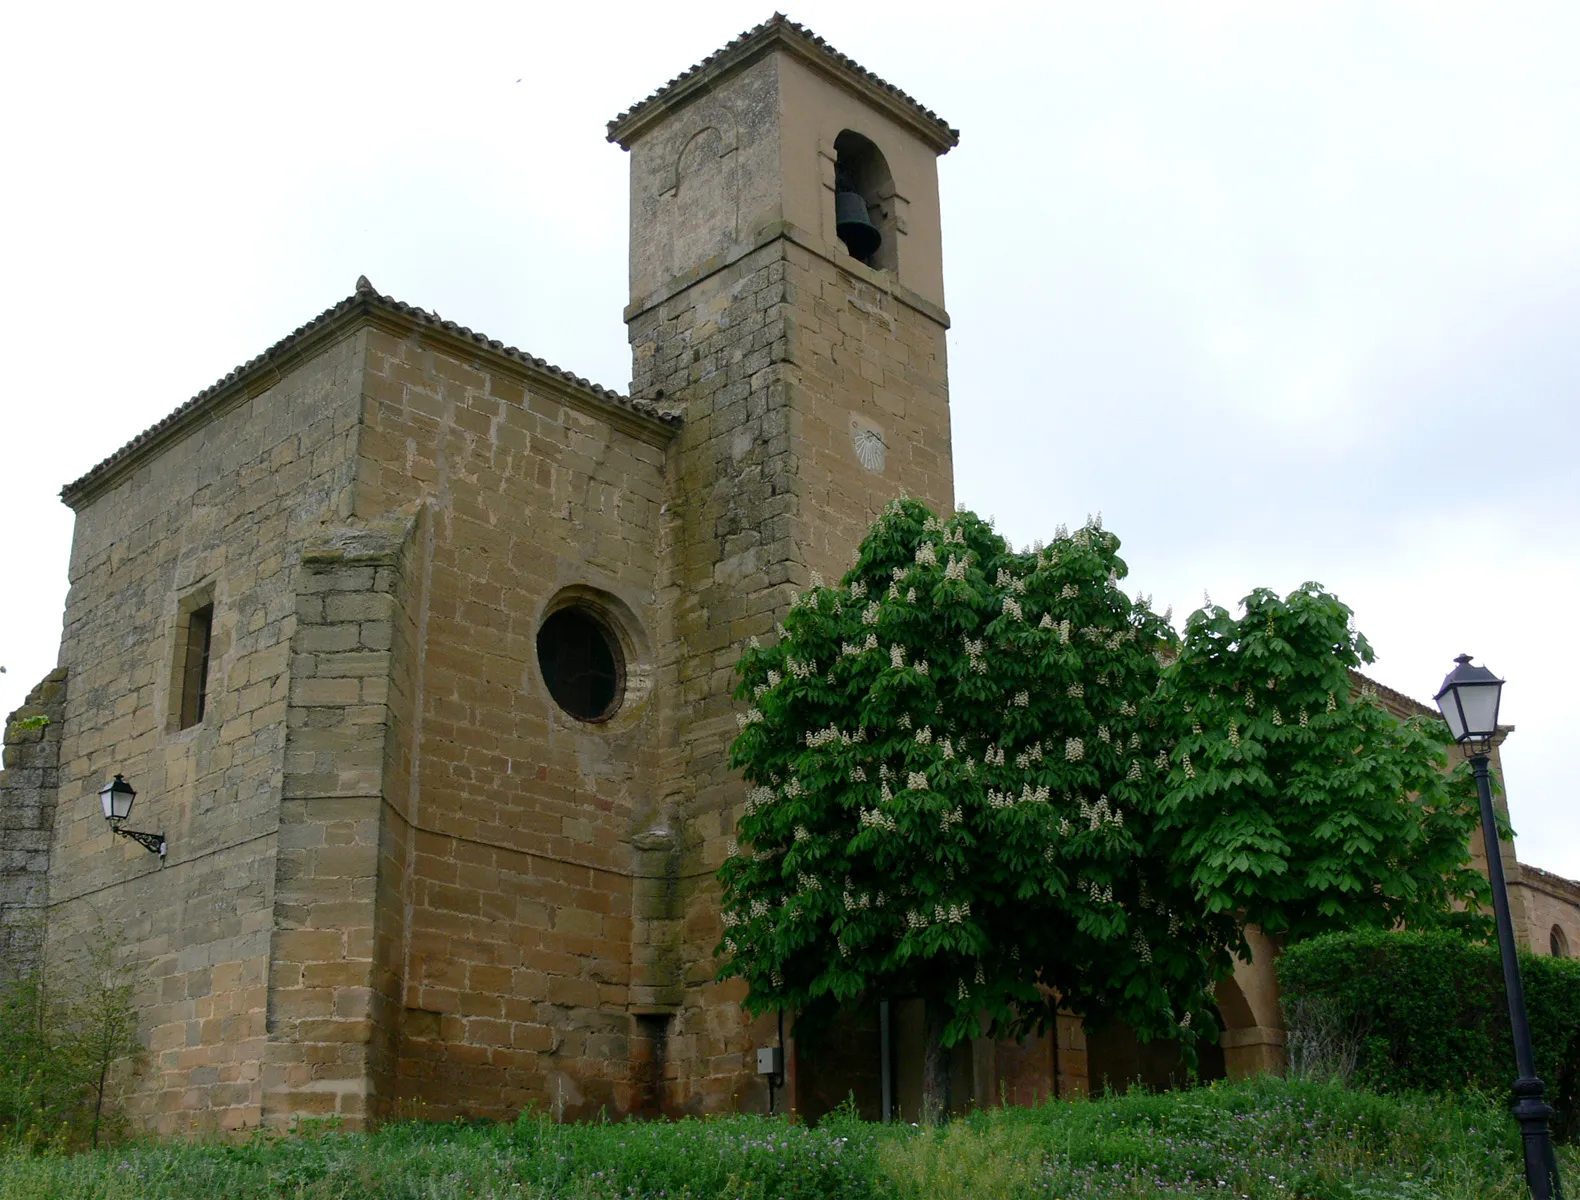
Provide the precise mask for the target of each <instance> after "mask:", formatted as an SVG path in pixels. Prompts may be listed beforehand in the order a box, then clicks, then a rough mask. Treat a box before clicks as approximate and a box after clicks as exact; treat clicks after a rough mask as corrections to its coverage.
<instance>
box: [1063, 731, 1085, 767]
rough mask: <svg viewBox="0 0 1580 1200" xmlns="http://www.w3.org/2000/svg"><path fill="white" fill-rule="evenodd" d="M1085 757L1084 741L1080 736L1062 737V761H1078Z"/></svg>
mask: <svg viewBox="0 0 1580 1200" xmlns="http://www.w3.org/2000/svg"><path fill="white" fill-rule="evenodd" d="M1085 757H1086V743H1085V742H1083V741H1082V740H1081V739H1080V738H1077V737H1072V738H1065V739H1064V761H1065V762H1080V761H1081V760H1082V759H1083V758H1085Z"/></svg>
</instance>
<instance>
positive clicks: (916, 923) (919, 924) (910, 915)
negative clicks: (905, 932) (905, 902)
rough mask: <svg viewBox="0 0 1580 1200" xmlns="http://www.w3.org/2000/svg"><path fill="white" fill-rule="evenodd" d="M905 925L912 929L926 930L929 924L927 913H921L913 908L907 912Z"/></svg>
mask: <svg viewBox="0 0 1580 1200" xmlns="http://www.w3.org/2000/svg"><path fill="white" fill-rule="evenodd" d="M905 923H906V925H908V926H910V928H912V929H926V928H927V924H928V922H927V916H926V914H925V913H919V912H917V911H916V910H915V909H914V908H913V909H910V910H909V911H907V912H906V914H905Z"/></svg>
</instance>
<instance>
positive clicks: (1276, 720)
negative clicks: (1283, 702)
mask: <svg viewBox="0 0 1580 1200" xmlns="http://www.w3.org/2000/svg"><path fill="white" fill-rule="evenodd" d="M1283 723H1284V714H1283V713H1281V712H1279V711H1278V710H1277V709H1276V708H1275V709H1274V710H1273V724H1274V725H1282V724H1283Z"/></svg>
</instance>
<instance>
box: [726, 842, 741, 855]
mask: <svg viewBox="0 0 1580 1200" xmlns="http://www.w3.org/2000/svg"><path fill="white" fill-rule="evenodd" d="M740 852H741V844H740V843H739V842H738V841H736V840H735V839H734V838H731V839H730V840H729V841H727V842H725V843H724V857H725V858H734V857H735V856H736V855H737V854H739V853H740Z"/></svg>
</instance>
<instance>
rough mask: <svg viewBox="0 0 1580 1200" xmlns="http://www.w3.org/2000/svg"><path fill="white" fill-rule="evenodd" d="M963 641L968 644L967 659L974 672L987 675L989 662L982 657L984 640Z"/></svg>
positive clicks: (966, 639)
mask: <svg viewBox="0 0 1580 1200" xmlns="http://www.w3.org/2000/svg"><path fill="white" fill-rule="evenodd" d="M961 640H962V641H964V642H965V644H966V658H967V659H968V660H969V662H970V664H971V670H972V672H973V673H975V674H977V675H986V674H987V660H986V659H984V658H983V657H982V648H983V639H982V638H978V639H977V640H976V641H974V642H973V641H972V640H971V639H970V638H962V639H961Z"/></svg>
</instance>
